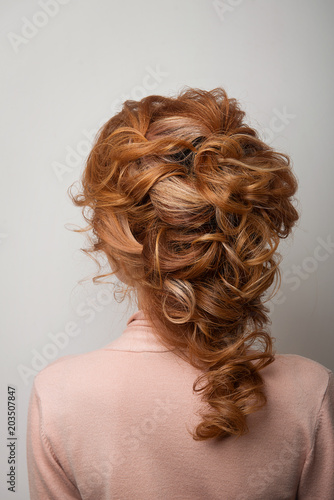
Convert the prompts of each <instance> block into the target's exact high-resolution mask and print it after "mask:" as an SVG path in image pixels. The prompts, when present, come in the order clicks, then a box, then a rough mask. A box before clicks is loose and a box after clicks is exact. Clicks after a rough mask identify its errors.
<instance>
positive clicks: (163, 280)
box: [69, 87, 299, 440]
mask: <svg viewBox="0 0 334 500" xmlns="http://www.w3.org/2000/svg"><path fill="white" fill-rule="evenodd" d="M244 117H245V113H244V111H242V110H241V109H240V106H239V104H238V102H237V101H236V100H235V99H231V98H228V97H227V94H226V92H225V90H224V89H222V88H221V87H218V88H215V89H214V90H212V91H205V90H200V89H194V88H189V87H187V88H184V89H183V90H182V91H180V92H179V94H178V95H177V96H175V97H163V96H158V95H150V96H148V97H145V98H143V99H141V100H140V101H134V100H127V101H125V102H124V103H123V106H122V109H121V111H120V112H119V113H118V114H116V115H115V116H114V117H112V118H111V119H110V120H109V121H108V122H107V123H106V124H105V125H104V126H103V127H101V129H100V130H99V132H98V134H97V136H96V139H95V142H94V144H93V147H92V150H91V152H90V154H89V156H88V159H87V162H86V165H85V170H84V172H83V175H82V179H81V181H82V191H81V193H79V194H78V195H76V196H73V195H72V193H70V197H71V199H72V201H73V202H74V203H75V205H77V206H80V207H84V208H83V215H84V218H85V220H86V222H88V226H87V227H86V228H84V229H81V231H88V230H90V229H92V230H93V238H92V239H91V240H90V241H91V242H92V247H91V248H89V249H88V250H84V251H85V252H88V253H93V252H103V253H104V254H105V255H106V256H107V257H108V260H109V263H110V264H111V267H112V268H113V272H111V273H109V274H105V275H100V276H98V277H95V278H94V280H93V281H94V282H95V281H96V280H98V279H99V278H101V277H103V276H111V275H112V274H115V273H118V272H119V271H120V270H121V272H122V273H123V275H124V276H125V277H126V280H125V281H126V282H127V283H128V284H129V283H130V285H131V286H132V287H133V289H136V290H140V292H141V299H142V307H141V308H142V309H143V310H144V312H145V313H146V315H147V316H148V318H149V319H150V321H151V322H152V324H153V325H154V328H155V333H156V335H157V336H158V337H159V338H160V340H161V342H162V343H163V344H164V345H165V346H167V347H168V348H172V349H173V350H174V351H175V352H176V354H177V355H179V356H181V357H182V358H184V359H186V360H187V361H188V362H189V363H191V364H192V365H193V366H194V367H196V368H198V369H200V370H201V375H200V376H199V377H198V378H197V379H196V381H195V382H194V384H193V390H194V392H198V393H202V402H203V403H205V411H203V412H202V413H201V418H202V421H201V422H200V423H199V425H198V426H197V427H196V429H195V431H194V433H192V437H193V439H195V440H205V439H209V438H215V437H224V436H228V435H236V436H241V435H242V434H245V433H246V432H248V431H249V429H248V426H247V422H246V416H247V415H248V414H250V413H253V412H255V411H256V410H258V409H259V408H261V407H262V406H263V405H265V403H266V402H267V398H266V395H265V393H264V392H263V387H264V382H263V379H262V376H261V374H260V373H259V372H260V370H261V369H263V368H264V367H265V366H267V365H269V364H270V363H272V362H273V361H274V359H275V358H274V356H275V353H274V351H273V343H272V338H271V336H270V334H269V333H268V332H267V331H266V330H265V329H264V328H263V327H264V325H266V324H267V323H270V319H269V316H268V314H267V313H268V312H269V309H268V308H267V307H265V306H264V302H265V301H264V300H263V298H264V293H265V291H266V290H267V289H268V288H269V287H270V286H271V285H272V283H273V282H274V280H275V277H276V276H279V278H281V276H280V270H279V267H278V266H279V263H280V261H281V255H280V254H278V253H277V252H276V249H277V246H278V244H279V240H280V239H282V238H286V237H287V236H288V235H289V234H290V232H291V230H292V228H293V226H294V224H295V223H296V221H297V220H298V218H299V214H298V212H297V210H296V208H295V207H294V206H293V204H292V201H293V200H292V197H293V195H294V194H295V192H296V190H297V180H296V177H295V176H294V174H293V172H292V169H291V165H290V159H289V157H288V156H287V155H286V154H283V153H278V152H276V151H274V150H273V149H272V148H271V147H269V146H268V145H267V144H265V143H264V142H262V141H261V139H260V138H259V135H258V133H257V132H256V131H255V130H254V129H253V128H251V127H250V126H248V125H247V124H245V123H244ZM70 190H71V187H70V188H69V191H70ZM86 209H88V211H89V213H87V212H86ZM94 260H95V259H94ZM255 342H259V343H260V345H261V346H262V347H263V349H262V350H261V349H250V346H252V345H253V344H254V343H255ZM255 361H257V363H255ZM202 380H204V382H206V383H205V384H204V385H203V387H201V388H199V387H198V385H199V383H200V382H201V381H202Z"/></svg>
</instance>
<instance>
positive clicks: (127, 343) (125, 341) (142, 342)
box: [104, 309, 169, 352]
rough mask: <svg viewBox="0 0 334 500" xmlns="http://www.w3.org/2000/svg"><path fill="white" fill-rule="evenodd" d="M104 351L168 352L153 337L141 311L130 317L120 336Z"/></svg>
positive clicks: (147, 321) (152, 332)
mask: <svg viewBox="0 0 334 500" xmlns="http://www.w3.org/2000/svg"><path fill="white" fill-rule="evenodd" d="M104 349H106V350H115V351H135V352H143V351H149V352H150V351H156V352H169V350H168V349H166V347H165V346H164V345H162V344H161V342H160V341H159V339H158V337H157V336H156V335H155V333H154V330H153V328H152V326H151V323H150V322H149V320H148V319H147V318H146V316H145V314H144V312H143V311H142V310H141V309H140V310H138V311H136V312H135V313H134V314H132V316H130V318H129V319H128V321H127V323H126V328H125V330H123V332H122V334H121V336H120V337H118V338H117V339H116V340H114V341H113V342H111V343H110V344H108V345H107V346H106V347H105V348H104Z"/></svg>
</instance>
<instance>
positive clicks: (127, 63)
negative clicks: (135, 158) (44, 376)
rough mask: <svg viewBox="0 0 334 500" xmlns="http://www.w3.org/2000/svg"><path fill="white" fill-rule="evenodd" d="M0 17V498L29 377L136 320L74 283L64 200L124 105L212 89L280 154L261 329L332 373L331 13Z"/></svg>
mask: <svg viewBox="0 0 334 500" xmlns="http://www.w3.org/2000/svg"><path fill="white" fill-rule="evenodd" d="M0 9H1V44H0V50H1V55H2V67H3V68H4V70H5V71H4V72H3V78H2V80H1V94H0V99H1V109H2V120H1V150H0V151H1V173H2V182H1V203H2V210H1V216H0V254H1V285H2V286H1V306H2V307H1V316H0V321H1V332H2V351H1V372H2V378H1V380H2V387H1V391H2V392H1V432H2V439H1V451H0V456H1V471H3V472H2V475H1V484H0V496H1V498H2V499H7V498H17V499H27V498H28V489H27V488H28V486H27V475H26V463H25V460H26V459H25V433H26V416H27V405H28V398H29V394H30V390H31V386H32V381H33V375H34V373H37V372H38V369H40V368H41V367H43V366H44V365H46V364H47V363H49V362H51V361H53V360H55V359H57V358H58V357H60V356H64V355H67V354H72V353H73V354H78V353H81V352H86V351H89V350H93V349H98V348H100V347H102V346H103V345H105V344H107V343H109V342H110V341H112V340H113V339H114V338H116V337H118V336H119V335H120V334H121V332H122V330H123V329H124V327H125V324H126V321H127V319H128V318H129V316H130V314H132V312H134V310H135V309H136V308H135V307H134V306H133V305H132V306H131V305H130V306H129V307H127V304H126V303H123V304H119V303H117V302H115V301H114V300H113V299H112V296H111V292H110V287H108V286H107V285H100V287H98V286H95V285H93V284H92V283H91V282H89V281H87V282H86V283H85V284H81V285H80V284H78V282H79V281H80V280H81V279H83V278H89V277H92V276H93V275H94V272H95V270H96V266H95V264H94V262H92V261H91V260H90V259H89V258H88V257H86V256H85V255H84V254H83V253H82V252H80V248H81V247H82V246H85V236H83V235H79V234H77V233H74V232H72V231H70V230H68V229H66V227H68V226H70V227H74V226H73V225H79V226H82V225H83V224H84V222H83V220H82V218H81V214H80V209H78V208H76V207H74V206H72V204H71V201H70V200H69V199H68V197H67V194H66V190H67V188H68V187H69V185H70V184H71V183H72V182H74V181H75V180H76V179H78V178H79V177H80V173H81V171H82V167H83V162H84V159H85V156H86V154H87V153H88V150H89V147H90V143H91V138H92V135H93V134H94V130H96V129H97V127H98V126H99V125H100V124H102V123H103V122H104V121H106V120H107V119H108V118H110V116H112V115H113V114H114V113H115V112H116V111H117V110H118V109H119V106H120V103H121V102H122V101H123V100H125V99H127V98H132V99H141V98H142V97H144V95H149V94H153V93H156V94H163V95H169V94H174V93H175V92H177V91H178V90H180V89H181V88H182V87H183V86H185V85H187V86H193V87H199V88H204V89H207V90H211V89H212V88H214V87H216V86H223V87H225V88H226V90H227V92H228V93H229V95H230V96H231V97H236V98H237V99H239V100H240V102H241V104H242V106H243V107H244V109H245V110H246V111H247V114H248V116H249V122H250V123H251V124H252V125H253V126H255V127H257V128H258V130H259V131H260V132H261V134H262V136H263V137H264V138H266V139H267V140H268V142H270V143H271V144H272V145H273V146H275V147H276V148H277V149H279V150H280V151H283V152H286V153H288V154H290V155H291V157H292V160H293V166H294V169H295V173H296V175H297V177H298V180H299V192H298V199H299V209H300V210H301V212H302V217H301V220H300V222H299V224H298V227H297V228H296V230H295V232H294V236H293V237H292V238H290V239H289V241H288V242H283V244H282V246H281V253H282V254H283V256H284V257H285V259H284V261H283V264H282V266H281V268H282V274H283V277H284V279H283V283H282V287H281V292H280V295H278V296H277V298H276V300H275V301H273V302H271V304H270V308H271V318H272V327H271V332H272V335H273V336H274V337H275V338H276V344H275V347H276V349H277V351H278V352H281V353H297V354H300V355H302V356H305V357H309V358H311V359H314V360H316V361H318V362H320V363H321V364H323V365H325V366H327V367H328V368H330V369H332V370H333V369H334V359H333V352H334V342H333V321H334V307H333V305H334V304H333V281H334V280H333V278H334V266H333V262H334V255H333V254H334V246H333V241H334V231H333V222H332V216H333V196H332V186H333V180H334V179H333V161H332V145H333V138H332V136H333V126H332V123H333V118H332V117H333V98H332V89H333V62H332V59H333V58H332V54H333V34H332V33H333V31H332V19H333V10H334V9H333V2H331V1H330V0H328V1H325V0H322V1H319V0H317V1H315V0H314V1H311V0H303V1H301V0H299V1H298V0H293V1H291V0H280V1H279V2H278V1H274V0H226V1H224V0H220V2H213V1H204V0H203V1H200V0H169V1H168V2H162V1H160V0H158V1H157V0H155V1H153V0H150V1H148V0H146V1H143V2H138V1H137V0H127V1H125V2H124V1H107V0H100V1H94V2H93V1H88V0H81V1H80V2H79V0H61V2H60V1H59V0H45V1H44V2H43V0H40V1H39V2H38V1H32V0H24V1H23V0H21V1H19V0H17V1H16V2H12V1H11V0H3V1H2V2H1V7H0ZM36 25H38V27H36ZM65 225H66V227H65ZM71 225H72V226H71ZM101 290H103V292H101ZM71 329H72V330H71ZM66 332H67V333H66ZM69 332H70V333H71V332H72V336H71V335H70V333H69ZM73 332H74V333H76V336H73V335H74V333H73ZM54 339H58V340H57V342H58V347H57V346H56V344H55V340H54ZM33 367H34V368H35V370H33ZM8 384H9V385H15V386H16V388H17V419H18V429H17V435H18V436H19V439H18V453H19V455H18V460H19V462H18V482H17V492H16V493H15V494H12V493H8V492H7V489H6V472H7V468H8V465H7V451H6V435H7V430H6V429H7V427H6V401H7V398H6V390H7V385H8Z"/></svg>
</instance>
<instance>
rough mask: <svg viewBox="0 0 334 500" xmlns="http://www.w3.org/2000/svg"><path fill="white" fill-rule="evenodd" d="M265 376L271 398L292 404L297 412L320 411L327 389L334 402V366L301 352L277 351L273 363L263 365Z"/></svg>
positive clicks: (292, 407) (285, 403)
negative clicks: (285, 352) (328, 366)
mask: <svg viewBox="0 0 334 500" xmlns="http://www.w3.org/2000/svg"><path fill="white" fill-rule="evenodd" d="M260 373H261V374H262V373H263V379H264V382H265V387H266V389H267V395H268V398H269V400H270V401H271V402H274V403H275V404H281V405H282V406H283V405H285V406H289V408H291V409H292V411H293V409H295V410H296V412H297V413H302V412H303V411H304V412H305V414H310V412H311V413H312V411H311V409H312V408H313V410H314V412H317V411H318V409H319V408H320V406H321V404H322V401H323V399H324V397H325V394H326V393H329V394H328V396H329V398H330V399H331V400H333V402H334V393H333V390H334V375H333V372H332V370H330V369H329V368H327V367H326V366H324V365H323V364H321V363H320V362H318V361H315V360H314V359H311V358H308V357H305V356H301V355H299V354H277V353H276V354H275V360H274V361H273V363H271V364H270V365H268V366H267V367H265V368H264V369H263V371H262V372H261V371H260Z"/></svg>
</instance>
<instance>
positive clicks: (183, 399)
mask: <svg viewBox="0 0 334 500" xmlns="http://www.w3.org/2000/svg"><path fill="white" fill-rule="evenodd" d="M261 373H262V375H263V377H264V380H265V384H266V394H267V397H268V403H267V405H266V406H265V407H264V408H262V409H261V410H259V411H258V412H256V413H253V414H251V415H249V417H248V422H249V429H250V432H249V433H248V434H246V435H244V436H242V437H240V438H239V439H238V440H237V439H236V438H235V437H228V438H225V439H223V440H221V441H219V440H215V441H212V440H209V441H199V442H198V441H194V440H193V439H192V437H191V436H190V434H189V433H188V431H187V428H188V429H189V430H192V429H193V428H194V425H195V424H196V423H199V422H200V418H199V417H195V415H194V413H195V411H196V410H197V409H199V403H198V402H199V401H200V395H196V394H194V393H193V391H192V384H193V382H194V380H195V378H197V376H198V375H199V372H198V371H197V370H196V369H195V368H194V367H192V366H191V365H190V364H188V363H186V362H185V361H183V360H181V359H180V358H179V357H177V356H176V355H175V354H174V353H173V352H172V351H167V350H166V349H165V348H164V346H162V345H161V344H159V342H158V340H157V338H156V337H155V335H154V332H153V330H152V329H151V328H150V325H149V323H148V321H147V320H146V319H145V317H144V314H143V312H142V311H137V312H136V313H135V314H134V315H133V316H131V318H130V319H129V321H128V324H127V328H126V329H125V330H124V332H123V333H122V335H121V336H120V337H119V338H118V339H116V340H115V341H113V342H111V343H110V344H109V345H107V346H106V347H104V348H103V349H99V350H96V351H93V352H89V353H87V354H80V355H77V356H64V357H62V358H60V359H58V360H57V361H55V362H54V363H51V364H50V365H49V366H48V367H47V368H45V369H44V370H42V371H41V372H40V373H39V374H38V375H37V376H36V377H35V381H34V386H33V390H32V393H31V398H30V404H29V416H28V433H27V459H28V473H29V485H30V494H31V500H49V499H50V500H51V499H54V500H55V499H57V500H67V499H85V500H88V499H90V500H107V499H108V500H109V499H113V500H262V499H263V500H285V499H289V500H290V499H291V500H292V499H303V500H333V499H334V378H333V373H332V372H331V371H330V370H329V369H327V368H325V367H324V366H322V365H321V364H319V363H317V362H315V361H312V360H310V359H308V358H305V357H302V356H299V355H293V354H280V355H276V359H275V361H274V362H273V363H272V364H271V365H269V366H267V367H266V368H264V369H263V370H262V371H261Z"/></svg>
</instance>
